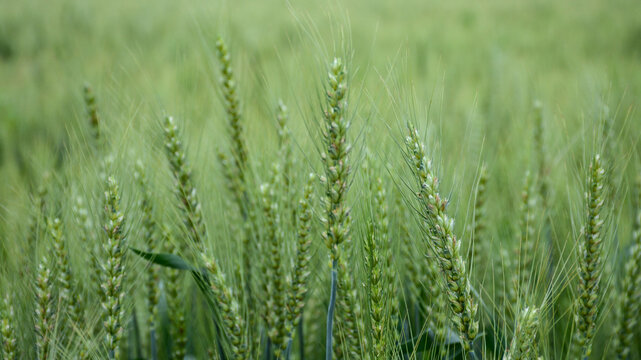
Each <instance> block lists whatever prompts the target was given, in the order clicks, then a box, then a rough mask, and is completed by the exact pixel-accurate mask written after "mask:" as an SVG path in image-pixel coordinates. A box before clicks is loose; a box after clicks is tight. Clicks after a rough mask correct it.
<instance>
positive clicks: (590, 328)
mask: <svg viewBox="0 0 641 360" xmlns="http://www.w3.org/2000/svg"><path fill="white" fill-rule="evenodd" d="M604 178H605V170H604V168H603V166H602V164H601V158H600V156H599V155H595V156H594V158H593V159H592V162H591V164H590V171H589V178H588V192H587V214H586V219H585V227H584V229H583V237H582V239H581V241H580V243H579V246H578V250H579V254H578V255H579V264H578V265H579V266H578V272H579V286H578V296H577V299H576V305H575V324H576V329H575V334H574V350H575V351H576V352H577V355H578V357H580V358H582V359H585V358H587V357H589V356H590V353H591V352H592V340H593V338H594V333H595V331H596V322H597V315H598V306H597V302H598V301H599V295H600V292H599V281H600V279H601V272H602V267H601V252H602V250H601V248H602V242H603V235H602V233H601V231H602V228H603V222H604V221H603V215H602V214H601V210H602V208H603V203H604V197H603V184H604Z"/></svg>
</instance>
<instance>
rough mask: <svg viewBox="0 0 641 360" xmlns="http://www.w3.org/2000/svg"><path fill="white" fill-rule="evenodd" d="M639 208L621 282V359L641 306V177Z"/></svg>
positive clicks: (618, 332) (617, 341)
mask: <svg viewBox="0 0 641 360" xmlns="http://www.w3.org/2000/svg"><path fill="white" fill-rule="evenodd" d="M636 188H637V204H636V206H637V209H636V219H635V220H636V221H635V224H634V231H633V233H632V246H631V247H630V257H629V258H628V260H627V262H626V263H625V275H624V277H623V282H622V284H621V294H620V297H619V304H618V314H617V315H618V316H617V323H618V324H617V327H616V337H615V346H614V350H615V353H616V355H617V357H618V358H619V359H627V358H629V356H630V347H631V346H632V344H633V340H634V334H635V326H636V325H637V324H638V322H637V318H638V314H639V309H640V308H641V177H639V178H638V179H637V186H636Z"/></svg>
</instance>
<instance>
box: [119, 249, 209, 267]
mask: <svg viewBox="0 0 641 360" xmlns="http://www.w3.org/2000/svg"><path fill="white" fill-rule="evenodd" d="M129 249H130V250H131V251H133V252H134V253H135V254H136V255H138V256H140V257H141V258H143V259H145V260H148V261H149V262H152V263H154V264H157V265H160V266H165V267H168V268H172V269H178V270H191V271H195V270H196V271H197V269H196V268H194V267H193V266H191V265H189V263H187V262H186V261H185V260H183V259H182V258H181V257H180V256H178V255H174V254H167V253H150V252H146V251H142V250H138V249H134V248H132V247H130V248H129Z"/></svg>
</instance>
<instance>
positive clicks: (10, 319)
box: [0, 293, 18, 360]
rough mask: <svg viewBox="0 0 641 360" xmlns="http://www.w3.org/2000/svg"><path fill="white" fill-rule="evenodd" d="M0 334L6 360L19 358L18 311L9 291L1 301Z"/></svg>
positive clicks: (1, 351) (1, 352) (2, 352)
mask: <svg viewBox="0 0 641 360" xmlns="http://www.w3.org/2000/svg"><path fill="white" fill-rule="evenodd" d="M0 336H1V337H2V349H0V354H2V358H3V359H5V360H16V359H18V337H17V336H16V313H15V311H14V310H13V304H11V298H10V296H9V293H7V294H6V295H5V297H4V299H3V301H2V303H0Z"/></svg>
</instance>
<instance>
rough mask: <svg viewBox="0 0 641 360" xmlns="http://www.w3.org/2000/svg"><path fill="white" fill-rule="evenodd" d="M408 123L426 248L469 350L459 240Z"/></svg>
mask: <svg viewBox="0 0 641 360" xmlns="http://www.w3.org/2000/svg"><path fill="white" fill-rule="evenodd" d="M408 127H409V136H408V137H407V139H406V146H407V156H408V157H409V159H408V162H409V164H410V166H411V168H412V171H413V172H414V174H415V176H416V177H417V180H418V192H417V194H416V196H417V199H418V200H419V202H420V204H421V207H422V213H421V215H422V216H424V218H425V219H426V220H427V225H428V228H427V236H428V239H429V241H430V248H431V249H433V252H434V254H435V256H436V259H437V260H438V263H439V267H440V269H441V274H442V276H443V278H444V280H445V285H446V286H445V289H446V292H447V298H448V303H449V306H450V309H451V310H452V313H453V314H454V316H453V317H452V321H453V322H454V324H455V326H456V329H457V330H458V333H459V336H460V337H461V339H462V341H463V347H464V349H465V351H466V352H470V351H472V342H473V341H474V339H475V338H476V335H477V333H478V322H477V321H476V311H477V305H476V303H475V302H474V298H473V296H472V290H471V286H470V282H469V279H468V275H467V273H466V267H465V261H464V260H463V256H462V255H461V251H460V249H461V242H460V241H458V239H457V238H456V236H455V235H454V232H453V227H454V220H453V219H451V218H450V217H449V216H448V215H447V214H446V212H445V208H446V206H447V201H446V200H445V199H444V198H442V197H441V195H440V194H439V192H438V179H437V178H436V176H435V175H434V174H433V172H432V164H431V161H428V160H427V158H426V156H425V149H424V147H423V144H422V143H421V142H420V141H419V138H418V131H417V130H416V129H415V128H414V127H413V126H412V125H409V126H408Z"/></svg>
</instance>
